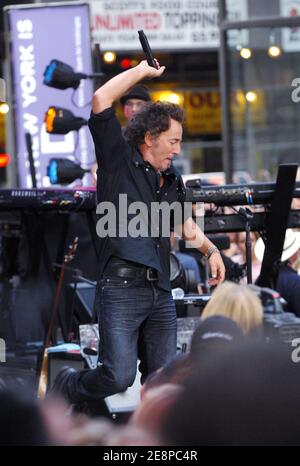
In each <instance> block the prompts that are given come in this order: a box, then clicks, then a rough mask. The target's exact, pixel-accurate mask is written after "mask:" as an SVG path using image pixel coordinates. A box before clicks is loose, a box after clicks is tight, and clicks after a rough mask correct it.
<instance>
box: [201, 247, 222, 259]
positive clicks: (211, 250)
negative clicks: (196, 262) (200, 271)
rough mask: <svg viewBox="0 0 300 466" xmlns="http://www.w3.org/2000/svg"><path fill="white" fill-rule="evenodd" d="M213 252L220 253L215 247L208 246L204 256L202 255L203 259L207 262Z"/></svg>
mask: <svg viewBox="0 0 300 466" xmlns="http://www.w3.org/2000/svg"><path fill="white" fill-rule="evenodd" d="M215 252H218V253H219V252H220V251H219V249H218V248H217V246H210V248H208V250H207V252H206V254H204V257H206V259H207V260H208V259H209V258H210V257H211V256H212V255H213V254H214V253H215Z"/></svg>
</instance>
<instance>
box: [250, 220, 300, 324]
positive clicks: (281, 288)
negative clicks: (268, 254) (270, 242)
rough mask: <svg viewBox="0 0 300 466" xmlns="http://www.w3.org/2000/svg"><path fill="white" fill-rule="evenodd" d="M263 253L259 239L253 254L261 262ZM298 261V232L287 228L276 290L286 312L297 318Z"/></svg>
mask: <svg viewBox="0 0 300 466" xmlns="http://www.w3.org/2000/svg"><path fill="white" fill-rule="evenodd" d="M264 251H265V245H264V242H263V240H262V238H259V239H258V240H257V242H256V244H255V248H254V252H255V255H256V257H257V258H258V259H259V260H260V261H261V262H262V260H263V257H264ZM299 259H300V232H299V231H294V230H292V229H291V228H289V229H288V230H286V234H285V240H284V245H283V250H282V255H281V266H280V268H279V270H278V275H277V281H276V290H277V291H278V293H279V294H280V296H282V297H283V298H284V299H285V300H286V302H287V304H288V311H290V312H294V313H295V314H296V315H297V316H300V275H298V271H297V269H298V268H299Z"/></svg>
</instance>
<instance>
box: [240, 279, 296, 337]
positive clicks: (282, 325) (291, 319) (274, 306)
mask: <svg viewBox="0 0 300 466" xmlns="http://www.w3.org/2000/svg"><path fill="white" fill-rule="evenodd" d="M248 286H249V288H250V289H251V290H252V291H254V292H255V293H256V295H257V296H258V297H259V299H260V300H261V303H262V306H263V310H264V319H263V320H264V322H263V332H264V337H265V341H266V342H267V343H268V342H270V341H274V340H277V341H280V342H282V343H288V344H290V343H291V342H292V340H293V339H294V338H300V318H299V317H297V316H296V315H295V314H293V313H292V312H288V311H285V309H286V302H285V300H284V299H283V298H281V296H280V294H279V293H278V292H277V291H276V290H272V289H270V288H262V287H259V286H256V285H248Z"/></svg>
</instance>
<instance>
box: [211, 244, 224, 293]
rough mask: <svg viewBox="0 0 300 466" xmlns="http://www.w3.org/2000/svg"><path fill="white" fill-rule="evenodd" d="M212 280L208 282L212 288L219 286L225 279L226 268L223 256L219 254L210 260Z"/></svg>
mask: <svg viewBox="0 0 300 466" xmlns="http://www.w3.org/2000/svg"><path fill="white" fill-rule="evenodd" d="M208 263H209V267H210V272H211V278H210V279H209V280H208V283H209V285H210V286H215V285H219V284H220V283H222V282H223V281H224V279H225V266H224V262H223V259H222V256H221V254H220V253H219V252H216V253H214V254H212V255H211V256H210V258H209V259H208Z"/></svg>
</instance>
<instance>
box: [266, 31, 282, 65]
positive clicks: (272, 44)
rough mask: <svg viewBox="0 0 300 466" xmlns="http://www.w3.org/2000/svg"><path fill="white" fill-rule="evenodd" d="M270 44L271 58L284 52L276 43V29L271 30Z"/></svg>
mask: <svg viewBox="0 0 300 466" xmlns="http://www.w3.org/2000/svg"><path fill="white" fill-rule="evenodd" d="M269 40H270V46H269V47H268V55H269V57H270V58H278V57H280V55H281V54H282V49H281V48H280V47H278V45H277V44H276V42H277V41H276V36H275V30H274V29H271V31H270V38H269Z"/></svg>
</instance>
